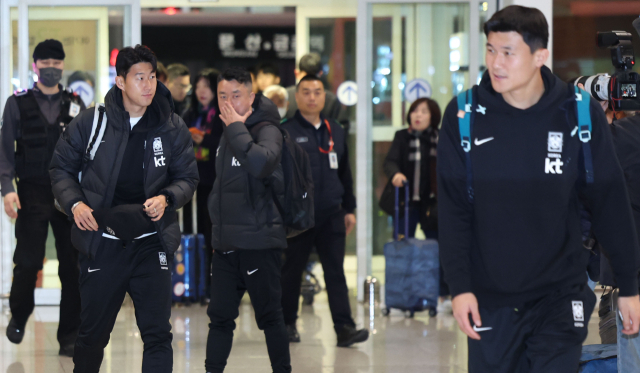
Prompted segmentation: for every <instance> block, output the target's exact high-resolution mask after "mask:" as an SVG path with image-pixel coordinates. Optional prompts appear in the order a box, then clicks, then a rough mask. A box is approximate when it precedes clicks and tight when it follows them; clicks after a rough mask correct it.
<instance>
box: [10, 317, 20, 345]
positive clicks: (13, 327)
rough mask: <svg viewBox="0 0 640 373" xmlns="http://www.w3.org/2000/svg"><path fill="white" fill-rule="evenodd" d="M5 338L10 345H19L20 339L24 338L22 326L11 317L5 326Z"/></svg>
mask: <svg viewBox="0 0 640 373" xmlns="http://www.w3.org/2000/svg"><path fill="white" fill-rule="evenodd" d="M7 338H9V341H11V343H15V344H20V342H22V338H24V325H19V324H18V322H17V321H16V320H15V319H14V318H13V317H12V318H11V320H10V321H9V325H7Z"/></svg>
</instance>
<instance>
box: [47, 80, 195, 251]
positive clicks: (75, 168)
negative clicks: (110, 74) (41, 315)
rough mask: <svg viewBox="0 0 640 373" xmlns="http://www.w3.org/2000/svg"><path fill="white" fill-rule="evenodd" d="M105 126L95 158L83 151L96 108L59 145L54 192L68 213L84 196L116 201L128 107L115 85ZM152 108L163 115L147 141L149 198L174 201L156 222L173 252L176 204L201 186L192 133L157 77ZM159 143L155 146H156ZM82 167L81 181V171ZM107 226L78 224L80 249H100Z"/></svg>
mask: <svg viewBox="0 0 640 373" xmlns="http://www.w3.org/2000/svg"><path fill="white" fill-rule="evenodd" d="M105 107H106V114H107V119H108V120H107V122H106V129H105V133H104V137H103V139H102V142H101V143H100V144H99V147H98V150H97V152H96V154H95V158H94V160H92V161H88V162H86V163H84V162H83V155H84V153H85V152H86V149H87V147H88V144H89V141H90V139H89V136H90V135H91V129H92V126H93V115H94V109H93V108H91V109H88V110H85V111H83V112H82V113H80V114H79V115H78V116H77V117H76V118H75V119H74V120H73V121H72V122H71V123H70V124H69V127H68V128H67V130H66V131H65V132H64V134H63V135H62V136H61V138H60V140H59V141H58V144H57V145H56V149H55V153H54V155H53V159H52V161H51V167H50V169H49V175H50V177H51V184H52V187H53V194H54V196H55V197H56V199H57V200H58V202H59V203H60V206H61V207H62V208H63V210H64V211H65V212H66V213H67V215H68V216H70V217H71V216H73V215H72V213H71V207H72V206H73V204H75V203H76V202H78V201H83V202H84V203H86V204H87V205H88V206H89V207H91V208H92V209H94V210H95V209H100V208H108V207H111V204H112V201H113V196H114V193H115V187H116V182H117V180H118V175H119V173H120V165H121V164H122V162H126V160H125V159H123V156H124V151H125V149H126V147H127V142H128V139H129V132H130V131H131V127H130V124H129V113H128V112H126V111H125V110H124V107H123V106H122V92H121V91H120V89H119V88H117V87H115V86H114V87H113V88H112V89H111V90H110V91H109V93H107V96H106V97H105ZM148 110H155V112H156V115H158V116H159V118H160V120H158V121H157V124H152V126H154V128H153V129H152V130H151V131H149V134H148V137H147V140H146V143H147V146H145V164H144V181H145V194H146V197H147V198H150V197H154V196H157V195H159V194H161V193H166V194H168V195H169V196H170V200H171V206H170V207H169V208H167V209H166V210H165V214H164V216H163V217H162V219H160V220H159V221H158V222H156V223H155V225H156V228H157V230H158V234H159V235H160V237H161V243H162V245H163V248H164V249H165V250H166V251H167V252H169V253H173V252H174V251H175V250H177V248H178V246H179V245H180V236H181V233H180V227H179V225H178V217H177V213H176V210H177V209H179V208H180V207H182V206H184V205H185V204H186V203H187V202H188V201H189V200H191V198H192V197H193V193H194V191H195V190H196V186H197V184H198V181H199V176H198V169H197V165H196V159H195V155H194V152H193V146H192V141H191V135H190V133H189V130H188V129H187V126H186V125H185V123H184V122H183V120H182V119H181V118H180V117H179V116H178V115H176V114H175V113H174V106H173V100H172V99H171V94H170V92H169V90H168V89H167V88H166V87H165V86H164V85H163V84H162V83H158V87H157V90H156V94H155V97H154V99H153V102H152V104H151V105H150V106H149V109H148ZM154 144H156V146H154ZM80 171H82V182H81V183H79V182H78V173H79V172H80ZM102 233H103V232H102V230H99V231H97V232H92V231H82V230H80V229H79V228H78V227H77V226H76V225H75V224H74V225H73V227H72V230H71V239H72V242H73V244H74V246H75V247H76V249H78V250H79V251H80V252H82V253H84V254H86V255H88V256H93V255H95V253H96V252H97V250H98V249H99V243H100V237H101V236H102Z"/></svg>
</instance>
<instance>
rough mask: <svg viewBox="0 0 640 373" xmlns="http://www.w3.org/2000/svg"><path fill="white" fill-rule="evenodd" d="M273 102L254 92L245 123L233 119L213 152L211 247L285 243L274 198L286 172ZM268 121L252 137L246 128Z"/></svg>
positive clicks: (226, 248) (269, 246) (280, 194)
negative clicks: (214, 161)
mask: <svg viewBox="0 0 640 373" xmlns="http://www.w3.org/2000/svg"><path fill="white" fill-rule="evenodd" d="M279 118H280V116H279V114H278V110H277V107H276V106H275V105H274V104H273V103H272V102H271V101H270V100H269V99H267V98H266V97H264V96H262V95H258V96H256V99H255V101H254V105H253V113H252V114H251V116H249V118H248V119H247V121H246V123H240V122H236V123H231V124H230V125H229V126H228V127H225V128H224V134H223V136H222V140H221V141H220V146H219V148H218V151H217V157H216V174H217V177H216V181H215V183H214V185H213V191H212V192H211V195H210V196H209V200H208V206H209V214H210V216H211V221H212V223H213V232H212V240H211V244H212V246H213V249H214V250H221V251H230V250H236V249H254V250H255V249H276V248H286V247H287V238H286V232H285V228H284V225H283V220H282V216H281V215H280V213H279V212H278V209H277V207H276V204H275V203H274V201H273V195H272V190H273V191H275V193H276V195H278V198H282V197H283V196H284V174H283V172H282V165H281V164H280V159H281V153H282V144H283V141H284V139H283V137H282V133H281V132H280V129H279V122H280V119H279ZM263 122H268V123H269V124H270V125H267V126H265V127H263V128H261V129H260V130H259V131H257V132H258V133H257V134H255V136H256V138H255V140H254V138H253V137H252V134H251V133H250V132H249V130H250V129H251V128H252V127H253V126H255V125H256V124H259V123H263Z"/></svg>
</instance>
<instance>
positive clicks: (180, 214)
mask: <svg viewBox="0 0 640 373" xmlns="http://www.w3.org/2000/svg"><path fill="white" fill-rule="evenodd" d="M197 201H198V192H193V198H191V223H192V224H191V230H192V233H193V234H198V203H197ZM178 223H179V224H180V232H182V233H184V209H182V208H181V209H179V210H178Z"/></svg>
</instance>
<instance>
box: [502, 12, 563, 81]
mask: <svg viewBox="0 0 640 373" xmlns="http://www.w3.org/2000/svg"><path fill="white" fill-rule="evenodd" d="M509 5H521V6H527V7H530V8H538V9H540V10H541V11H542V13H544V16H545V17H546V18H547V22H548V23H549V60H548V61H547V66H549V68H552V62H553V0H501V1H500V9H502V8H504V7H506V6H509Z"/></svg>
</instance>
